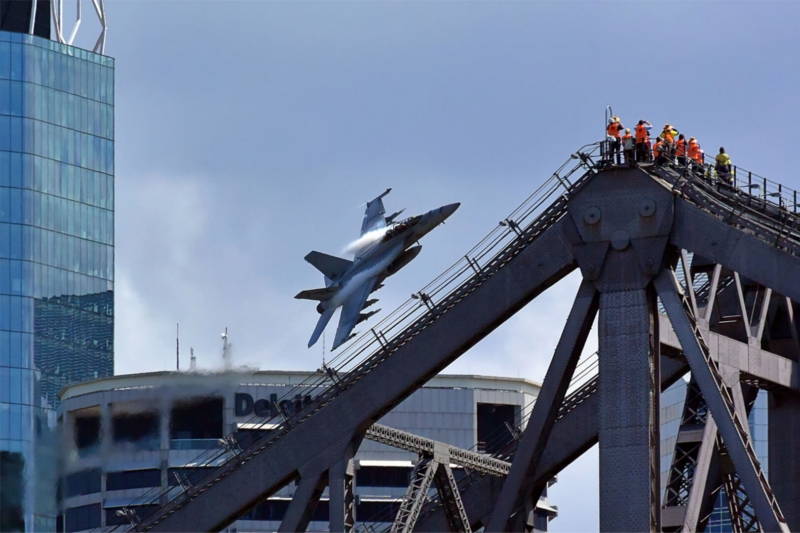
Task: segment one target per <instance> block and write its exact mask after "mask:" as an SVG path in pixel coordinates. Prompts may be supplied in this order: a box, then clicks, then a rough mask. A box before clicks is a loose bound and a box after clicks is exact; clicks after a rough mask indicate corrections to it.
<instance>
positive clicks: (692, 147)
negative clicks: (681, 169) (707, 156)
mask: <svg viewBox="0 0 800 533" xmlns="http://www.w3.org/2000/svg"><path fill="white" fill-rule="evenodd" d="M688 155H689V159H691V160H692V161H694V162H696V163H698V164H700V165H702V164H703V152H702V150H700V144H699V143H698V142H697V139H695V138H694V137H689V153H688Z"/></svg>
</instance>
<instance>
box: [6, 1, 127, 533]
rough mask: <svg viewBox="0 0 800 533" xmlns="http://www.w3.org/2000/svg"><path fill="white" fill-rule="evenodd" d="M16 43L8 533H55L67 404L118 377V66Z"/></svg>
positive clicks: (45, 44)
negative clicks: (80, 386) (68, 397)
mask: <svg viewBox="0 0 800 533" xmlns="http://www.w3.org/2000/svg"><path fill="white" fill-rule="evenodd" d="M45 5H47V4H46V3H45ZM0 7H2V2H0ZM48 7H49V6H48ZM23 14H24V11H23ZM2 22H3V26H2V27H3V28H4V29H12V30H13V28H12V27H11V26H10V24H11V23H12V22H14V21H12V20H11V19H5V20H3V21H2ZM38 24H39V23H38V19H37V28H38ZM23 26H24V24H23ZM15 31H19V30H18V29H17V30H14V31H0V531H3V532H5V531H54V530H55V529H56V522H57V511H56V509H57V507H56V492H57V491H56V481H55V480H56V463H55V461H56V459H55V458H56V448H57V446H58V443H57V441H56V437H55V435H54V434H53V432H52V431H51V428H53V427H54V425H55V424H54V422H55V411H54V409H55V407H56V406H57V404H58V392H59V391H60V390H61V388H62V387H63V386H64V385H65V384H67V383H74V382H79V381H85V380H88V379H94V378H98V377H105V376H110V375H113V372H114V351H113V338H114V298H113V288H114V60H113V59H111V58H109V57H106V56H102V55H98V54H94V53H92V52H88V51H86V50H81V49H78V48H75V47H71V46H67V45H63V44H59V43H57V42H54V41H51V40H49V39H47V38H46V36H41V35H42V34H43V33H42V32H44V35H46V33H47V32H49V26H48V27H47V28H46V31H45V30H42V31H36V32H35V33H36V35H29V34H26V33H16V32H15Z"/></svg>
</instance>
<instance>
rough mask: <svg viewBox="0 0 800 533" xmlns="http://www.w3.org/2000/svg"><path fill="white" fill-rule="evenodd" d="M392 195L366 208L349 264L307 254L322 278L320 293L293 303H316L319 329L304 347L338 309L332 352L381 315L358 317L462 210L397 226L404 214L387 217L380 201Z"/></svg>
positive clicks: (302, 296)
mask: <svg viewBox="0 0 800 533" xmlns="http://www.w3.org/2000/svg"><path fill="white" fill-rule="evenodd" d="M391 190H392V189H387V190H386V192H384V193H383V194H381V195H380V196H378V197H377V198H375V199H374V200H372V201H371V202H367V209H366V212H365V213H364V221H363V222H362V223H361V237H360V238H359V240H358V241H356V243H357V244H359V245H360V246H359V247H358V248H357V250H356V251H355V257H354V258H353V260H352V261H351V260H349V259H343V258H341V257H335V256H332V255H327V254H324V253H321V252H311V253H309V254H308V255H307V256H306V257H305V260H306V261H308V262H309V263H311V264H312V265H313V266H315V267H316V268H317V270H319V271H320V272H322V274H323V275H324V276H325V288H324V289H310V290H306V291H301V292H300V293H299V294H298V295H297V296H295V298H299V299H303V300H316V301H319V305H317V312H319V313H320V315H321V316H320V317H319V321H318V322H317V327H316V328H314V333H313V334H312V335H311V339H310V340H309V341H308V347H309V348H310V347H311V346H313V345H314V343H316V342H317V340H318V339H319V337H320V335H322V331H323V330H324V329H325V327H326V326H327V325H328V322H329V321H330V319H331V317H332V316H333V313H334V311H336V309H337V308H339V307H341V308H342V313H341V315H340V317H339V327H338V329H337V330H336V338H335V339H334V341H333V348H332V349H333V350H335V349H336V348H338V347H339V346H341V345H342V343H344V342H347V341H348V340H350V339H351V338H353V337H354V336H355V334H354V333H353V334H351V332H352V331H353V328H354V327H355V326H356V324H358V323H360V322H363V321H364V320H366V319H368V318H369V317H371V316H372V315H374V314H375V313H377V312H378V311H380V309H377V310H375V311H372V312H368V313H362V312H361V311H363V310H364V309H365V308H366V307H369V306H370V305H373V304H374V303H375V302H377V301H378V300H375V299H372V300H368V299H367V298H369V295H370V294H371V293H373V292H374V291H376V290H378V289H380V288H381V287H383V285H382V283H383V280H385V279H386V278H388V277H389V276H392V275H394V274H396V273H397V272H398V271H399V270H400V269H401V268H403V267H404V266H406V265H407V264H408V263H410V262H411V261H412V260H414V258H416V257H417V255H419V252H420V251H421V250H422V246H421V245H419V243H418V242H417V241H419V240H420V239H421V238H422V237H423V236H424V235H425V234H427V233H428V232H429V231H431V230H432V229H433V228H435V227H436V226H438V225H439V224H441V223H442V222H444V221H445V219H446V218H447V217H449V216H450V215H452V214H453V213H454V212H455V210H456V209H458V206H460V205H461V204H459V203H455V204H449V205H445V206H442V207H439V208H438V209H434V210H432V211H428V212H427V213H425V214H424V215H418V216H413V217H410V218H407V219H405V220H401V221H399V222H395V219H396V218H397V217H398V216H399V215H400V214H401V213H402V212H403V211H404V210H400V211H398V212H396V213H393V214H391V215H389V216H385V215H386V211H385V210H384V207H383V198H384V196H386V195H387V194H389V192H391Z"/></svg>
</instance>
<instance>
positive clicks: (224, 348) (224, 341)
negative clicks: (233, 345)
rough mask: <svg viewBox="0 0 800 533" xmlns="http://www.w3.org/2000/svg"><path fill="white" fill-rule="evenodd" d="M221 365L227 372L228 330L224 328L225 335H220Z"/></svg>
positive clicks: (228, 355) (228, 364) (228, 359)
mask: <svg viewBox="0 0 800 533" xmlns="http://www.w3.org/2000/svg"><path fill="white" fill-rule="evenodd" d="M222 363H223V365H224V366H225V369H226V370H227V369H228V367H229V366H230V354H229V353H228V328H225V333H223V334H222Z"/></svg>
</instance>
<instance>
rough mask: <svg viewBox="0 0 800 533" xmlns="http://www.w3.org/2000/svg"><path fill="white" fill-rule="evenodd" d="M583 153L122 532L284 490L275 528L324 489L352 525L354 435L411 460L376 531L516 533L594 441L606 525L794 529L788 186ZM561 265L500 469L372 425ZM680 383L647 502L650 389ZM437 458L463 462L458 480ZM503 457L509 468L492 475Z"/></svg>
mask: <svg viewBox="0 0 800 533" xmlns="http://www.w3.org/2000/svg"><path fill="white" fill-rule="evenodd" d="M595 148H596V147H592V146H589V147H584V148H583V149H581V150H580V151H579V152H578V153H576V154H575V155H574V156H572V157H571V158H570V160H569V161H568V162H567V163H566V164H565V165H564V166H562V168H560V169H559V170H558V171H557V172H556V173H555V174H554V175H553V176H552V177H551V178H550V179H548V180H546V181H545V183H544V185H543V186H542V188H541V189H540V190H539V191H538V193H537V194H534V195H533V196H531V198H529V199H528V200H526V203H524V204H523V206H522V207H521V208H520V209H518V210H517V211H515V212H514V213H512V215H511V216H509V217H508V218H507V219H505V220H504V221H503V222H501V224H500V226H499V227H498V228H497V229H496V232H493V234H491V235H490V237H487V239H485V240H484V241H482V243H481V244H480V245H479V246H477V247H476V248H475V249H474V250H472V251H471V252H470V253H468V254H467V255H466V256H465V258H464V259H463V260H461V261H460V262H459V263H457V264H456V265H454V267H453V268H452V269H451V270H450V271H449V272H448V274H447V275H445V276H443V277H440V278H438V279H437V280H436V281H434V282H433V283H432V284H431V285H429V286H428V287H426V288H425V289H423V290H422V291H420V292H419V293H418V294H417V295H415V296H416V298H414V299H413V300H411V301H410V303H409V304H408V305H409V307H403V308H401V309H402V312H398V314H396V315H393V316H394V317H395V318H392V319H391V320H390V321H384V322H381V323H380V324H378V325H377V326H376V327H375V328H374V329H373V330H371V331H370V332H369V333H368V334H367V335H365V336H363V337H361V338H360V339H357V340H356V341H355V342H354V344H353V346H352V347H351V348H349V349H348V351H346V352H345V354H344V355H343V356H341V357H342V358H341V359H340V362H341V363H342V364H341V365H340V369H339V371H338V372H335V371H331V370H330V369H326V372H325V374H326V375H323V376H322V377H321V379H326V380H327V381H326V383H327V388H325V389H324V390H323V392H321V393H320V394H318V395H317V396H316V397H315V398H314V399H313V400H312V401H311V402H308V403H307V404H305V405H303V406H302V408H298V409H297V410H296V411H295V412H294V413H293V414H290V415H287V414H284V413H283V412H281V419H280V420H279V423H278V424H277V428H276V429H274V430H272V431H270V432H268V433H267V434H266V436H264V437H262V438H256V439H254V440H253V441H251V442H247V443H246V445H242V446H239V447H238V448H236V453H233V451H232V450H233V449H234V447H233V446H231V448H230V449H231V451H230V452H228V453H227V454H224V455H220V456H216V457H206V458H200V459H199V460H198V464H207V465H214V466H216V468H215V469H214V470H213V473H212V474H210V475H207V476H205V477H203V478H202V479H198V480H195V479H193V480H191V483H190V484H189V483H187V484H186V485H185V486H184V487H183V488H182V490H181V491H180V492H179V493H177V494H176V493H174V492H172V493H169V492H164V493H160V494H154V495H150V496H148V498H150V501H156V502H158V503H159V506H158V508H157V509H156V510H155V511H154V512H152V513H151V514H150V515H148V516H143V517H141V521H140V522H137V523H136V524H135V526H134V529H135V530H137V531H211V530H218V529H221V528H223V527H225V526H226V525H227V524H230V523H231V522H233V521H234V520H235V519H236V517H237V516H240V515H241V514H242V513H244V512H246V511H247V510H248V509H249V508H251V507H252V506H253V505H255V504H257V503H258V502H260V501H263V500H264V499H265V498H267V497H269V496H270V495H271V494H274V493H275V492H276V491H277V490H279V489H280V488H281V487H283V486H286V485H287V484H288V483H291V482H295V483H296V485H297V490H296V491H295V495H294V499H293V500H292V502H291V504H290V506H289V510H288V511H287V514H286V517H285V518H284V521H283V523H282V525H281V530H282V531H301V530H304V529H305V527H306V526H307V524H308V520H309V517H310V515H311V513H312V512H313V509H314V506H315V505H316V503H317V501H318V500H319V496H320V494H321V493H322V490H323V489H324V488H325V486H329V487H330V528H331V530H332V531H350V530H352V529H353V525H354V523H355V521H354V520H355V517H354V516H353V513H352V510H353V499H352V457H353V454H354V453H355V451H356V450H357V449H358V446H359V444H360V442H361V440H362V439H363V438H365V437H366V438H371V439H375V440H380V441H381V442H387V443H391V444H393V445H396V446H400V447H404V446H405V449H413V450H414V451H417V453H420V454H421V461H420V463H418V465H417V468H416V469H415V473H414V478H413V481H412V483H411V486H410V487H409V489H408V492H407V493H406V498H405V499H404V501H403V504H402V506H401V510H400V513H399V514H398V516H397V517H396V520H395V523H394V525H393V530H395V531H410V530H411V529H413V530H415V531H447V530H450V531H470V530H476V529H478V528H479V527H484V528H485V530H486V531H518V530H519V531H522V530H526V529H529V528H530V524H529V523H528V521H527V520H526V513H527V510H528V509H529V508H530V502H531V501H535V500H536V499H538V497H539V494H541V492H542V491H543V489H544V488H545V487H546V484H547V481H548V480H549V479H551V478H552V477H553V476H554V475H555V474H557V473H558V472H559V471H560V470H561V469H563V468H564V467H566V466H567V465H569V464H570V463H571V462H572V461H574V460H575V459H576V458H577V457H578V456H580V455H581V454H582V453H583V452H585V451H586V450H587V449H589V448H590V447H591V446H592V445H594V444H596V443H598V442H599V449H600V454H599V455H600V528H601V530H603V531H645V530H650V531H657V530H662V529H663V530H665V531H677V530H685V531H696V530H702V529H703V528H704V527H705V524H706V523H707V519H708V514H709V512H710V506H711V505H713V502H714V500H715V497H716V495H717V494H719V491H720V490H724V491H725V493H726V495H727V496H728V502H729V506H730V511H731V514H732V516H733V519H734V527H735V529H736V531H749V530H755V529H759V530H762V531H789V530H791V529H798V528H800V484H798V480H797V479H796V473H797V472H798V471H800V446H797V445H796V443H797V440H796V439H798V438H800V401H799V400H798V391H800V367H798V357H800V344H799V343H798V334H797V331H798V330H797V322H796V319H795V316H794V305H795V302H800V283H798V282H797V280H800V231H798V230H797V227H798V220H799V219H800V217H798V215H797V214H796V213H795V212H794V209H795V205H796V202H795V203H794V204H791V205H792V208H791V209H790V208H788V207H787V205H788V204H787V202H786V200H785V198H784V197H786V198H789V197H791V195H792V194H794V193H793V192H792V191H787V190H786V189H784V188H782V187H780V186H778V188H777V193H775V192H774V191H772V192H771V191H768V183H767V181H766V180H764V182H763V186H764V187H763V189H761V191H760V192H761V193H762V194H761V195H758V194H753V193H754V192H757V191H755V190H754V189H755V187H754V184H753V182H752V176H751V177H750V180H748V182H746V184H745V185H744V188H738V187H736V186H732V185H730V184H728V183H727V182H722V181H719V180H718V179H717V178H716V176H714V175H713V172H711V173H710V172H709V171H708V170H707V169H705V168H703V167H699V168H686V167H681V166H678V165H676V164H672V163H671V164H668V165H663V166H654V165H651V164H647V165H642V166H641V167H639V168H620V167H611V166H609V165H604V164H602V163H599V162H596V161H595V160H594V157H595V153H596V151H594V150H595ZM574 175H579V176H580V177H579V178H578V179H576V180H574V181H572V177H573V176H574ZM795 196H796V194H795ZM775 198H777V201H775V200H774V199H775ZM575 269H579V270H580V272H581V274H582V277H583V281H582V283H581V286H580V288H579V290H578V294H577V295H576V297H575V301H574V303H573V307H572V310H571V312H570V314H569V318H568V320H567V323H566V325H565V327H564V330H563V332H562V335H561V338H560V340H559V342H558V345H557V347H556V350H555V353H554V355H553V358H552V361H551V363H550V367H549V369H548V371H547V374H546V376H545V379H544V382H543V384H542V388H541V392H540V394H539V396H538V399H537V400H536V402H535V404H534V405H533V408H532V411H531V413H530V417H529V419H528V421H527V425H526V426H525V428H524V431H523V432H522V434H521V435H520V436H519V438H518V439H517V440H515V441H514V442H513V443H512V444H511V445H510V446H509V448H508V449H505V450H503V451H502V452H501V453H500V454H499V455H500V456H499V457H497V458H495V459H491V458H485V459H483V458H480V457H478V456H477V454H476V455H470V454H468V453H466V452H465V454H462V455H461V456H460V457H459V456H458V453H457V452H455V451H454V450H452V449H449V448H447V447H446V446H444V445H441V443H439V444H440V445H437V444H435V443H432V442H427V441H426V440H425V439H420V438H418V437H416V436H413V435H410V434H407V433H405V432H396V431H395V430H391V428H384V427H381V426H374V424H375V423H376V422H377V421H378V420H379V419H380V418H381V416H383V415H384V414H385V413H386V412H388V411H389V410H391V409H392V408H393V407H395V406H396V405H398V404H399V403H400V402H401V401H403V400H404V399H405V398H407V397H408V396H409V395H410V394H411V393H412V392H413V391H414V390H416V389H418V388H419V387H421V386H422V385H423V384H424V383H425V382H426V381H428V380H429V379H430V378H431V377H433V376H434V375H435V374H436V373H438V372H439V371H440V370H442V369H443V368H444V367H446V366H447V365H448V364H450V363H451V362H452V361H453V360H455V359H456V358H457V357H458V356H460V355H461V354H463V353H464V352H465V351H467V350H468V349H469V348H470V347H471V346H472V345H474V344H475V343H477V342H479V341H480V340H481V339H482V338H483V337H485V336H486V335H488V334H489V333H490V332H491V331H492V330H494V329H495V328H496V327H498V326H499V325H500V324H502V323H503V322H504V321H505V320H506V319H508V318H509V317H510V316H512V315H513V314H514V313H515V312H516V311H518V310H520V309H521V308H523V307H524V306H525V305H527V304H528V303H529V302H531V301H532V300H533V299H535V298H536V297H537V296H538V295H539V294H541V293H542V292H543V291H544V290H546V289H547V288H548V287H550V286H552V285H553V284H555V283H557V282H558V281H559V280H561V279H563V278H564V277H565V276H566V275H567V274H569V273H570V272H572V271H573V270H575ZM595 317H597V324H598V332H597V333H598V336H599V339H598V341H599V343H598V344H599V353H598V355H597V358H596V364H593V365H591V366H587V367H586V368H588V369H589V370H590V371H589V372H586V371H584V370H585V369H583V367H581V366H580V363H579V360H580V357H581V353H582V351H583V348H584V345H585V341H586V339H587V337H588V335H589V334H590V331H591V327H592V324H593V322H594V320H595ZM689 371H691V379H692V381H691V384H690V386H689V387H688V389H687V390H688V392H687V394H688V396H687V401H686V403H685V408H684V413H683V416H682V419H681V428H680V433H679V435H678V438H677V444H676V449H675V451H674V453H673V463H672V467H671V469H670V472H669V478H668V480H667V490H666V493H665V495H664V498H663V502H662V495H661V493H660V488H659V487H660V472H659V445H660V443H659V427H660V425H659V396H660V394H659V393H660V391H662V390H664V388H665V387H668V386H669V385H670V384H671V383H674V382H675V381H676V380H677V379H680V378H681V377H682V376H683V375H685V374H686V373H687V372H689ZM326 376H327V377H326ZM757 389H765V390H767V391H768V394H769V402H770V405H769V417H770V419H769V422H770V424H769V447H770V450H769V458H770V462H771V467H770V469H769V470H770V479H767V476H766V475H765V473H764V469H763V468H762V465H760V463H759V460H758V457H757V456H756V454H755V452H754V449H753V443H752V438H751V436H750V432H749V428H748V423H747V413H748V409H749V406H750V405H751V404H752V398H753V394H754V392H756V391H757ZM512 429H514V430H515V431H516V429H517V428H512ZM415 438H416V440H415ZM787 443H792V444H793V445H791V444H787ZM428 448H431V449H428ZM455 459H458V460H460V461H462V462H463V464H464V466H466V463H470V464H471V466H470V467H469V468H472V469H473V470H471V471H470V473H469V475H467V476H465V477H464V478H463V479H461V480H460V481H459V482H458V483H456V481H455V478H454V477H453V475H452V471H450V467H449V465H450V463H451V462H453V461H454V460H455ZM507 463H510V468H509V469H508V472H507V475H505V476H497V475H493V474H492V472H491V470H492V469H493V468H499V467H500V466H501V464H507ZM455 464H459V463H455ZM503 468H505V467H503ZM431 483H435V484H436V487H437V489H438V490H437V494H436V495H433V494H431V493H430V492H429V488H430V487H431Z"/></svg>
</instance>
